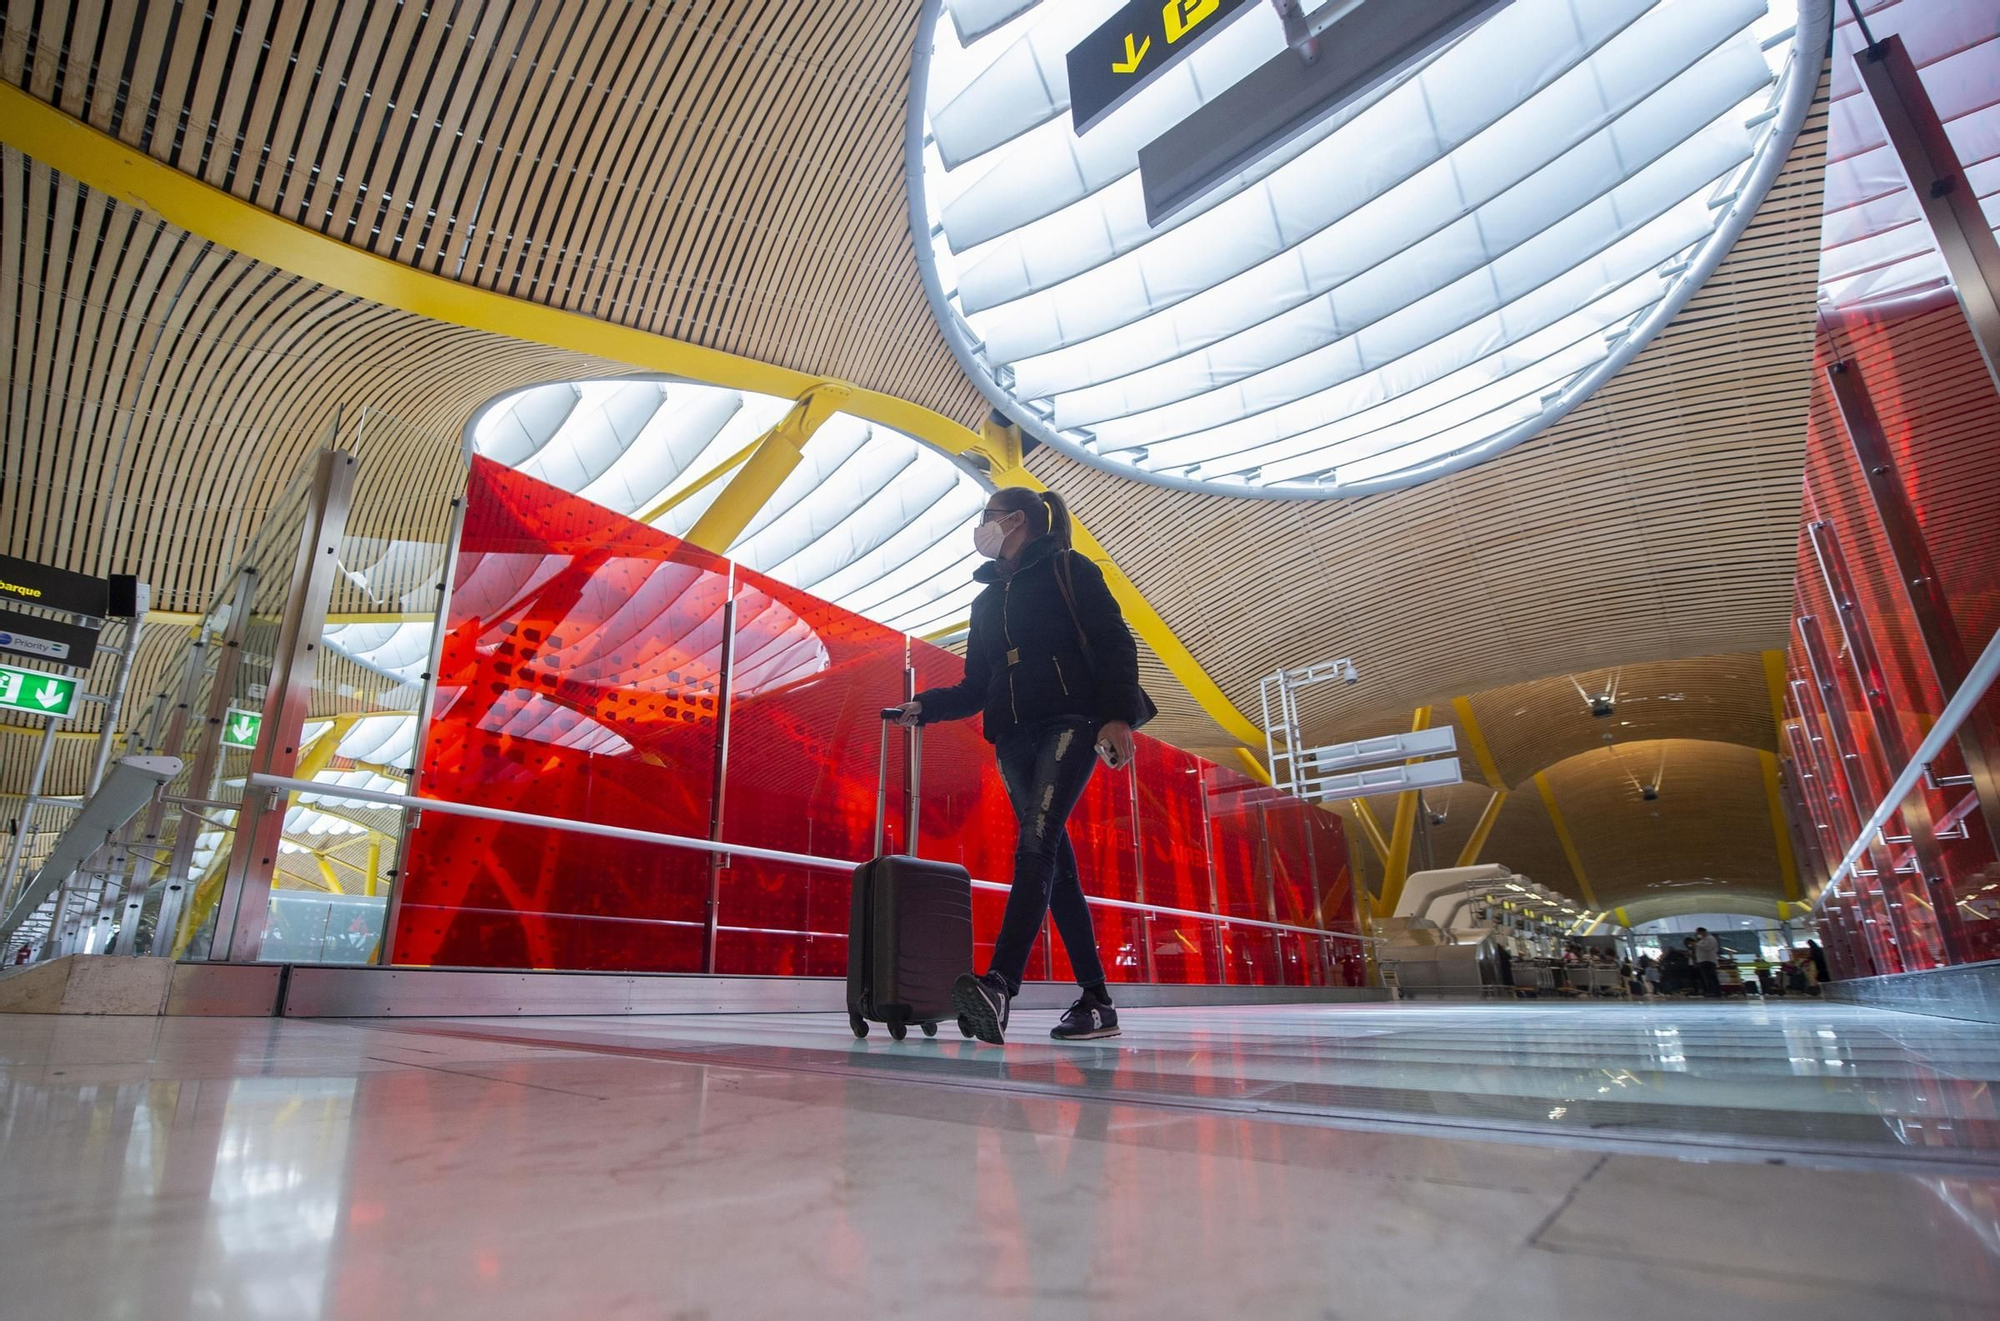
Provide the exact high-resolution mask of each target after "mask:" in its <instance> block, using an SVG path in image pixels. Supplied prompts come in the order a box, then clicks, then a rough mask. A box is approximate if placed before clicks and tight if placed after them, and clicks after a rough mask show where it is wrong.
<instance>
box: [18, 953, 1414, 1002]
mask: <svg viewBox="0 0 2000 1321" xmlns="http://www.w3.org/2000/svg"><path fill="white" fill-rule="evenodd" d="M1076 993H1077V992H1076V987H1075V986H1074V985H1071V984H1070V983H1067V982H1060V983H1058V982H1029V983H1028V984H1027V985H1026V986H1023V987H1022V988H1021V996H1020V999H1019V1000H1018V1001H1016V1003H1017V1004H1018V1005H1019V1007H1021V1008H1023V1009H1061V1008H1064V1007H1066V1006H1068V1004H1069V1003H1070V1001H1072V1000H1074V999H1075V998H1076ZM1111 993H1112V995H1113V997H1115V998H1116V1000H1117V1002H1118V1003H1119V1004H1120V1005H1121V1006H1125V1007H1128V1008H1133V1009H1142V1008H1159V1007H1165V1006H1171V1005H1249V1004H1324V1003H1332V1002H1340V1001H1382V1000H1386V999H1388V993H1387V992H1386V991H1380V990H1373V989H1367V990H1362V989H1349V988H1345V987H1312V986H1293V987H1282V986H1114V987H1112V991H1111ZM845 1001H846V984H845V983H844V982H842V981H840V980H838V979H835V978H827V977H700V976H684V975H683V976H676V975H666V974H636V973H583V972H505V971H495V970H491V969H472V968H339V967H314V966H310V965H300V966H291V965H281V964H225V963H170V962H168V961H167V960H165V959H134V958H124V957H120V956H116V955H95V954H78V955H72V956H70V957H68V958H62V959H53V960H51V961H49V962H47V963H40V964H36V965H34V966H33V967H27V968H11V969H8V970H7V971H6V972H5V974H0V1014H132V1015H154V1016H158V1015H167V1016H172V1017H182V1016H188V1017H260V1018H263V1017H270V1016H272V1015H274V1014H279V1015H283V1016H285V1017H288V1018H503V1017H515V1016H534V1015H542V1016H552V1015H561V1016H568V1015H579V1016H581V1015H603V1014H769V1013H799V1012H806V1013H812V1012H825V1013H840V1012H844V1010H845Z"/></svg>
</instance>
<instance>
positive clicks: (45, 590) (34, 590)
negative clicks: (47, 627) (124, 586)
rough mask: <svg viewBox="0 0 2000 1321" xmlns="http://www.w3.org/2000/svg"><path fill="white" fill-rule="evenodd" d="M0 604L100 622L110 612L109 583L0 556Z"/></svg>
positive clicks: (9, 556)
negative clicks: (88, 617) (12, 603)
mask: <svg viewBox="0 0 2000 1321" xmlns="http://www.w3.org/2000/svg"><path fill="white" fill-rule="evenodd" d="M0 601H20V602H23V603H24V604H27V605H38V606H41V607H42V608H43V609H45V610H61V611H64V612H66V613H68V614H72V615H95V616H96V617H97V618H99V619H102V618H104V616H105V615H106V614H107V613H108V612H109V611H110V608H111V582H110V580H109V579H106V578H93V577H91V576H90V575H89V574H87V573H71V572H70V571H69V570H68V569H58V568H55V567H53V566H51V565H47V564H37V563H35V562H34V561H33V560H23V559H16V558H15V557H14V556H12V555H0Z"/></svg>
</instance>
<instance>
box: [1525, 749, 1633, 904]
mask: <svg viewBox="0 0 2000 1321" xmlns="http://www.w3.org/2000/svg"><path fill="white" fill-rule="evenodd" d="M1535 788H1537V789H1539V790H1540V791H1541V794H1542V806H1544V807H1546V808H1548V809H1549V824H1551V825H1553V826H1554V827H1555V828H1556V843H1558V844H1560V845H1562V851H1563V856H1564V857H1565V858H1568V859H1569V869H1570V872H1571V874H1572V875H1574V876H1575V877H1576V888H1577V889H1578V890H1580V891H1582V892H1583V902H1584V903H1585V904H1587V905H1589V906H1590V907H1592V908H1596V907H1597V906H1598V904H1597V892H1596V891H1595V890H1593V889H1591V888H1590V878H1589V877H1588V876H1586V875H1584V874H1583V855H1582V854H1580V853H1578V852H1577V851H1576V841H1575V840H1574V839H1572V838H1570V833H1569V826H1568V825H1566V824H1565V823H1564V822H1563V814H1562V809H1561V808H1560V807H1557V806H1556V791H1555V789H1554V788H1553V787H1551V786H1550V784H1549V777H1548V776H1546V775H1544V774H1542V773H1541V772H1540V771H1536V772H1535ZM1620 920H1621V921H1622V920H1623V919H1620Z"/></svg>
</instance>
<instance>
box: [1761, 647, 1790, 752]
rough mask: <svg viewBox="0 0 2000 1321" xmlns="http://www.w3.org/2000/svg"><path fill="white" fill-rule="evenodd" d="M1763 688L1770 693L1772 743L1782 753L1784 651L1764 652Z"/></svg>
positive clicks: (1783, 732)
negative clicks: (1773, 741) (1773, 739)
mask: <svg viewBox="0 0 2000 1321" xmlns="http://www.w3.org/2000/svg"><path fill="white" fill-rule="evenodd" d="M1764 688H1765V690H1766V691H1768V692H1769V693H1770V695H1771V730H1772V733H1773V736H1774V737H1775V738H1776V740H1777V741H1776V742H1775V743H1774V744H1772V746H1773V747H1774V748H1776V749H1777V751H1778V752H1779V753H1780V754H1781V755H1782V754H1783V753H1784V751H1785V653H1784V652H1782V651H1767V652H1765V653H1764Z"/></svg>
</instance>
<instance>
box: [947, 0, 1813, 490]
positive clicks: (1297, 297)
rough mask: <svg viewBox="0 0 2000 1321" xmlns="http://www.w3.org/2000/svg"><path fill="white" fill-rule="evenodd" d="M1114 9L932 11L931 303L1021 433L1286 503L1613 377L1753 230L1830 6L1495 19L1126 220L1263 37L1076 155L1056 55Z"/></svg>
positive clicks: (1490, 431) (1548, 408)
mask: <svg viewBox="0 0 2000 1321" xmlns="http://www.w3.org/2000/svg"><path fill="white" fill-rule="evenodd" d="M1385 2H1387V0H1369V3H1378V4H1379V3H1385ZM1312 7H1314V6H1310V5H1309V6H1308V8H1312ZM1117 8H1118V5H1117V4H1116V3H1115V2H1114V0H1062V2H1061V3H1055V0H1042V3H1030V4H1023V3H1010V2H1007V0H992V2H986V0H942V11H941V12H940V0H930V2H929V4H928V5H927V7H926V11H925V17H926V22H925V25H924V27H923V29H922V35H921V36H920V38H919V41H920V49H919V51H918V68H917V85H918V86H919V87H920V88H921V96H922V100H921V105H920V107H919V112H918V114H917V115H915V116H913V118H912V131H913V133H914V134H916V135H917V137H916V140H915V141H914V142H913V143H912V151H911V165H912V174H913V177H912V179H911V190H912V196H913V207H914V209H915V211H914V213H915V215H916V216H917V217H918V218H919V219H920V224H921V231H922V232H923V233H924V234H925V235H926V236H927V243H926V245H925V247H924V249H923V250H922V251H921V253H920V255H921V256H922V257H923V258H925V264H926V271H925V277H926V281H927V284H928V285H929V288H930V293H931V298H932V303H933V306H934V308H935V309H936V311H937V314H938V316H939V319H940V321H941V323H942V324H943V325H944V327H945V330H946V334H947V337H948V338H949V339H950V340H951V341H952V343H953V345H954V348H955V349H956V351H957V352H958V353H959V356H960V359H961V361H962V362H963V363H964V365H965V367H966V369H967V371H968V372H969V373H970V374H971V375H972V376H973V378H974V379H975V380H976V381H977V382H979V384H980V386H981V387H982V389H984V390H985V391H986V393H987V394H988V396H989V397H990V398H991V399H992V400H993V401H994V403H995V404H996V405H998V406H1000V407H1001V408H1003V409H1004V410H1005V411H1006V412H1007V413H1008V414H1009V415H1010V416H1012V417H1013V418H1015V419H1016V420H1017V421H1019V422H1020V423H1021V424H1022V425H1023V427H1024V428H1025V429H1026V430H1027V431H1029V432H1031V433H1032V434H1033V435H1035V436H1036V437H1037V438H1038V439H1040V440H1041V441H1043V442H1045V443H1048V444H1051V445H1054V446H1056V447H1057V448H1059V449H1061V450H1063V451H1065V452H1067V453H1069V454H1071V455H1073V456H1075V457H1077V458H1079V459H1082V460H1084V461H1085V462H1088V463H1092V464H1094V465H1096V466H1098V467H1102V468H1107V469H1109V470H1112V471H1117V472H1124V473H1128V474H1130V475H1133V476H1137V477H1140V478H1143V479H1146V480H1150V481H1154V482H1158V483H1161V484H1166V485H1174V486H1185V487H1195V488H1199V489H1214V490H1221V491H1226V492H1229V493H1233V494H1273V495H1286V496H1295V497H1296V496H1341V495H1352V494H1360V493H1363V492H1367V491H1374V490H1382V489H1387V488H1391V487H1396V486H1404V485H1409V484H1411V483H1414V482H1417V481H1421V480H1424V479H1426V478H1428V477H1432V476H1436V475H1439V474H1441V473H1444V472H1449V471H1452V470H1454V469H1457V468H1462V467H1465V466H1468V465H1470V464H1472V463H1475V462H1478V461H1479V460H1480V459H1482V458H1485V457H1488V456H1490V455H1492V454H1494V453H1497V452H1499V451H1500V450H1502V449H1505V448H1506V447H1508V446H1510V445H1512V444H1515V443H1518V442H1519V441H1520V440H1522V439H1525V438H1526V437H1527V436H1529V435H1531V434H1533V433H1534V432H1535V431H1537V430H1539V429H1540V428H1542V427H1544V426H1546V425H1548V424H1549V423H1550V422H1552V421H1554V420H1555V419H1556V418H1557V417H1559V416H1561V415H1562V414H1563V413H1564V412H1566V411H1568V410H1569V409H1570V408H1572V407H1574V406H1575V404H1576V403H1577V402H1578V401H1580V400H1581V399H1582V398H1583V397H1585V396H1586V395H1587V394H1588V393H1589V392H1590V391H1591V390H1593V389H1595V388H1596V386H1597V385H1598V384H1600V383H1601V382H1602V381H1603V380H1604V379H1606V378H1607V377H1608V376H1609V375H1610V374H1611V373H1612V372H1613V371H1615V370H1616V369H1617V368H1618V367H1619V366H1621V365H1623V363H1624V362H1625V361H1627V360H1628V359H1629V358H1630V357H1631V356H1632V355H1633V354H1635V353H1636V352H1637V351H1638V349H1639V348H1640V347H1641V346H1642V345H1643V343H1644V342H1645V341H1646V340H1647V339H1648V338H1650V337H1651V335H1652V334H1653V333H1654V332H1655V331H1657V330H1658V329H1659V327H1660V326H1661V325H1663V324H1664V323H1665V322H1666V320H1667V319H1669V318H1670V317H1671V315H1672V314H1673V312H1674V311H1676V310H1678V308H1679V307H1680V306H1681V304H1682V303H1684V302H1685V301H1686V299H1687V298H1688V297H1689V296H1690V295H1692V293H1693V292H1694V290H1695V289H1696V288H1698V287H1699V285H1700V283H1701V281H1702V280H1703V279H1705V278H1706V276H1707V274H1708V272H1709V271H1710V270H1711V269H1713V266H1714V265H1715V263H1716V262H1718V261H1719V260H1720V259H1721V257H1722V256H1723V254H1724V253H1725V252H1726V251H1727V249H1728V246H1729V244H1730V243H1732V242H1733V241H1734V239H1735V237H1736V234H1737V233H1738V232H1740V230H1741V227H1742V225H1743V224H1744V223H1746V222H1747V220H1748V218H1749V216H1750V215H1751V213H1752V212H1754V210H1755V209H1756V205H1757V203H1758V201H1759V200H1760V199H1761V197H1762V194H1763V192H1764V190H1765V189H1766V188H1767V186H1768V185H1769V182H1770V180H1771V178H1772V177H1773V176H1774V175H1775V173H1776V171H1777V169H1778V167H1779V166H1780V165H1781V164H1782V163H1783V158H1784V156H1785V154H1786V152H1787V151H1788V150H1789V148H1790V143H1791V139H1792V136H1793V135H1794V133H1795V132H1796V130H1797V127H1798V124H1799V122H1800V121H1801V119H1802V118H1803V116H1804V112H1805V108H1806V105H1807V104H1808V103H1809V101H1810V99H1811V94H1812V92H1813V90H1814V88H1815V87H1816V85H1817V79H1818V74H1819V63H1818V52H1819V51H1820V50H1821V49H1822V48H1823V43H1824V38H1825V34H1826V32H1827V31H1828V24H1829V18H1828V9H1827V5H1826V3H1825V0H1802V2H1798V0H1768V3H1767V0H1514V2H1513V3H1512V4H1509V5H1507V6H1505V7H1503V8H1501V9H1500V10H1498V11H1497V12H1496V13H1495V14H1494V15H1493V16H1492V17H1491V18H1489V19H1488V20H1487V21H1486V22H1485V23H1484V24H1483V25H1481V26H1479V27H1478V28H1476V29H1475V30H1473V31H1472V32H1471V33H1470V34H1468V35H1466V36H1464V37H1463V38H1462V39H1460V40H1459V41H1457V43H1456V44H1453V45H1447V46H1445V47H1444V48H1443V49H1442V50H1441V51H1439V52H1438V53H1436V54H1435V55H1434V56H1432V57H1431V58H1430V59H1429V60H1428V61H1427V62H1423V63H1421V64H1419V65H1418V66H1417V67H1416V68H1415V69H1414V71H1413V72H1411V73H1410V74H1408V75H1407V76H1405V77H1404V78H1403V79H1402V80H1401V81H1400V82H1396V83H1393V84H1391V85H1389V86H1388V87H1386V88H1384V89H1382V90H1381V91H1379V92H1378V93H1376V94H1374V95H1373V96H1372V97H1366V98H1363V99H1361V100H1359V101H1357V102H1356V103H1355V104H1353V105H1351V106H1349V107H1347V108H1345V109H1342V110H1341V111H1339V112H1338V113H1336V114H1334V115H1333V116H1331V117H1329V118H1327V119H1325V120H1323V121H1322V122H1320V123H1318V124H1317V125H1315V126H1313V127H1312V128H1310V129H1308V130H1307V131H1306V132H1305V133H1304V134H1303V135H1302V136H1300V137H1297V138H1295V139H1293V140H1292V141H1290V142H1288V143H1286V144H1284V145H1283V146H1281V147H1279V148H1277V149H1276V150H1274V151H1273V152H1271V153H1270V154H1268V155H1266V156H1265V157H1264V158H1262V159H1261V160H1258V161H1256V162H1254V163H1253V164H1251V165H1250V166H1248V167H1247V168H1245V169H1244V170H1243V171H1242V172H1240V173H1239V174H1237V175H1236V176H1235V177H1233V178H1232V179H1230V180H1228V181H1227V182H1225V183H1224V184H1223V185H1221V186H1219V187H1218V188H1216V189H1215V190H1213V191H1211V192H1210V193H1208V194H1206V195H1205V196H1202V197H1200V198H1198V199H1197V200H1196V201H1194V202H1192V203H1191V204H1189V205H1188V206H1186V207H1184V208H1183V209H1182V210H1180V211H1178V212H1176V213H1173V214H1171V215H1168V216H1165V217H1163V218H1162V219H1161V221H1160V223H1159V224H1158V225H1157V226H1155V225H1149V224H1148V222H1147V218H1146V206H1145V202H1144V193H1143V189H1142V186H1141V180H1140V174H1139V170H1138V153H1139V150H1140V149H1141V148H1142V147H1144V146H1146V145H1147V144H1148V143H1149V142H1151V141H1152V140H1153V139H1154V138H1156V137H1158V136H1159V135H1160V134H1161V133H1162V132H1163V131H1165V130H1166V129H1167V128H1170V127H1172V126H1173V125H1174V124H1176V123H1178V122H1180V121H1182V120H1184V119H1185V118H1186V117H1187V116H1188V115H1190V114H1191V113H1193V112H1195V111H1197V110H1198V109H1199V108H1200V107H1201V106H1203V105H1205V104H1206V103H1207V102H1209V101H1211V100H1213V99H1215V98H1216V97H1217V96H1218V95H1220V94H1221V93H1222V92H1223V91H1225V90H1226V89H1228V88H1230V87H1231V86H1233V85H1235V84H1236V83H1237V82H1239V81H1240V80H1241V79H1242V78H1243V77H1244V76H1245V75H1246V74H1248V73H1250V72H1251V71H1252V70H1254V69H1256V68H1258V67H1259V66H1261V65H1262V64H1264V63H1265V62H1266V61H1268V60H1271V59H1274V58H1276V57H1278V56H1280V55H1281V54H1283V53H1284V52H1285V50H1286V47H1285V41H1284V36H1283V31H1282V27H1281V25H1280V22H1279V19H1278V17H1277V14H1276V11H1275V9H1274V8H1273V7H1272V6H1270V5H1268V4H1256V5H1249V6H1244V7H1243V8H1241V9H1239V10H1237V11H1235V16H1234V17H1233V18H1231V19H1230V20H1229V21H1228V26H1227V27H1226V28H1223V29H1221V30H1219V31H1217V32H1215V33H1214V34H1212V36H1211V37H1210V38H1209V39H1208V40H1207V41H1206V42H1205V43H1204V44H1202V45H1200V46H1199V47H1196V48H1195V49H1194V50H1193V53H1192V54H1190V55H1188V56H1187V57H1186V58H1185V59H1183V60H1182V62H1181V63H1179V64H1178V65H1175V66H1172V67H1171V68H1169V69H1168V70H1167V72H1165V73H1163V74H1161V75H1160V76H1159V77H1157V78H1156V79H1155V80H1154V81H1153V82H1151V83H1149V84H1147V85H1146V86H1145V87H1144V88H1143V89H1142V90H1140V91H1139V92H1137V93H1136V94H1134V95H1132V96H1131V97H1130V98H1129V99H1128V100H1126V101H1125V102H1124V103H1123V104H1121V105H1119V106H1118V107H1117V108H1115V109H1114V110H1112V111H1111V112H1110V113H1109V114H1108V115H1106V116H1105V117H1103V118H1102V119H1100V120H1099V121H1097V122H1096V123H1095V124H1094V125H1093V126H1092V127H1090V129H1089V130H1088V131H1087V132H1086V133H1084V134H1083V135H1082V136H1081V137H1079V136H1077V135H1076V134H1075V133H1073V132H1072V131H1071V119H1070V115H1069V113H1068V106H1069V89H1068V73H1067V66H1066V63H1065V59H1066V54H1067V52H1068V50H1069V48H1070V47H1072V46H1074V45H1075V44H1077V42H1078V40H1079V39H1080V38H1081V37H1082V36H1083V35H1084V34H1087V33H1088V32H1090V31H1091V30H1092V29H1093V28H1094V27H1096V26H1097V24H1099V23H1100V22H1102V21H1103V20H1104V19H1105V18H1107V17H1108V16H1110V15H1111V14H1113V13H1114V12H1115V11H1116V10H1117ZM1801 26H1804V27H1805V28H1806V30H1807V36H1806V38H1805V39H1804V40H1803V42H1801V41H1800V40H1799V38H1798V32H1797V29H1798V28H1799V27H1801ZM961 34H964V35H963V38H962V36H961ZM1795 46H1797V47H1798V48H1799V49H1803V50H1806V51H1807V52H1808V57H1807V58H1806V59H1805V60H1804V62H1803V65H1801V64H1800V63H1799V62H1797V61H1795V59H1794V49H1795Z"/></svg>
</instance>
